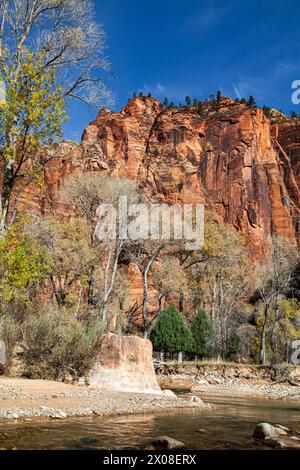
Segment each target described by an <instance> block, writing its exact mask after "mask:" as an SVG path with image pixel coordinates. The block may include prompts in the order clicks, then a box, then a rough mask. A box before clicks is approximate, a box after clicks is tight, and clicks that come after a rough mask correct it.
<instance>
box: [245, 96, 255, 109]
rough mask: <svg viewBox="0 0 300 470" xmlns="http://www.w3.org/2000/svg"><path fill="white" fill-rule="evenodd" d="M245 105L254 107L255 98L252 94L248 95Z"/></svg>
mask: <svg viewBox="0 0 300 470" xmlns="http://www.w3.org/2000/svg"><path fill="white" fill-rule="evenodd" d="M247 105H248V106H249V108H251V109H254V108H256V103H255V99H254V97H253V96H249V99H248V102H247Z"/></svg>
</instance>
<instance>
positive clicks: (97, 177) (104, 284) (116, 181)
mask: <svg viewBox="0 0 300 470" xmlns="http://www.w3.org/2000/svg"><path fill="white" fill-rule="evenodd" d="M60 194H61V196H62V197H63V199H65V200H66V201H67V202H69V203H70V204H72V205H73V206H74V209H75V211H76V213H77V214H79V215H81V216H82V217H84V218H85V220H86V221H87V223H88V224H89V225H90V227H91V234H90V243H91V245H92V247H93V249H94V251H95V254H96V258H97V263H96V264H95V265H93V266H92V268H91V271H90V277H89V281H88V284H89V288H88V291H89V293H88V297H89V303H90V304H92V305H96V306H97V307H98V308H99V313H100V317H101V319H102V320H103V322H104V323H106V321H107V318H106V314H107V307H108V305H109V302H110V300H111V296H112V294H113V290H114V287H115V282H116V276H117V271H118V267H119V259H120V255H121V252H122V250H123V248H124V244H125V241H126V233H125V232H126V228H127V223H128V220H127V214H126V216H125V218H123V217H119V212H118V209H119V202H120V200H121V198H126V202H127V204H128V205H129V204H132V203H133V202H136V201H137V198H138V195H137V191H136V185H135V183H134V182H132V181H129V180H127V179H126V178H118V177H116V176H113V175H109V174H107V173H80V174H78V175H73V176H71V177H70V178H69V179H68V180H67V181H66V183H65V185H64V187H63V188H62V190H61V193H60ZM101 205H102V206H101ZM101 207H102V208H103V209H104V211H102V210H100V211H99V208H100V209H101ZM106 207H107V209H108V212H106ZM111 208H112V209H114V210H115V211H116V212H115V215H116V216H117V217H116V219H115V222H116V223H114V221H113V220H112V219H111V218H110V217H111V215H113V214H114V212H110V210H111ZM97 214H98V215H97ZM110 222H112V224H110Z"/></svg>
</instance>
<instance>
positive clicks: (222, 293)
mask: <svg viewBox="0 0 300 470" xmlns="http://www.w3.org/2000/svg"><path fill="white" fill-rule="evenodd" d="M244 257H245V246H244V243H243V240H242V239H241V238H240V237H239V235H238V234H237V233H236V232H235V231H234V230H233V229H232V228H230V227H228V226H226V225H225V224H223V223H222V222H221V221H220V220H219V219H218V218H217V217H216V216H215V214H211V213H208V214H207V215H206V224H205V241H204V247H203V249H202V250H200V251H197V252H194V253H192V254H191V255H189V256H188V257H186V259H183V260H182V262H183V263H184V266H185V268H186V270H187V272H188V277H189V280H190V281H189V282H190V285H191V288H192V289H193V290H194V292H195V296H194V304H195V306H196V307H198V308H199V307H200V308H203V309H205V310H207V311H208V312H209V314H210V321H211V323H212V325H213V327H214V332H215V337H216V342H217V345H218V349H219V351H220V353H221V354H222V355H224V356H226V349H227V345H228V335H229V333H230V328H231V324H232V323H233V322H234V317H235V313H236V311H237V307H238V305H239V304H241V303H242V302H243V300H244V301H245V299H246V297H247V294H248V292H249V289H250V288H251V281H250V278H251V276H250V274H251V272H250V269H249V265H248V264H247V263H245V262H244ZM249 264H250V263H249ZM196 293H198V295H196Z"/></svg>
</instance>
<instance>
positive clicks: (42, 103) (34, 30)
mask: <svg viewBox="0 0 300 470" xmlns="http://www.w3.org/2000/svg"><path fill="white" fill-rule="evenodd" d="M104 48H105V40H104V32H103V30H102V28H101V26H99V25H98V24H97V22H96V19H95V13H94V9H93V2H92V1H91V0H81V1H80V2H78V1H76V0H13V1H12V0H2V1H1V2H0V80H1V81H2V84H3V87H4V89H5V93H4V94H5V96H2V99H1V102H0V169H1V182H0V231H1V232H3V231H5V230H6V229H7V227H8V225H9V223H10V215H9V213H10V210H11V209H10V208H11V205H12V204H13V202H15V205H16V204H17V202H18V199H19V198H20V194H21V193H22V192H23V190H24V188H25V187H26V186H28V184H29V183H31V182H32V181H34V180H35V178H37V175H38V174H40V173H41V171H42V169H43V167H44V166H45V164H46V163H47V161H48V159H49V158H52V156H53V155H52V156H51V157H49V156H48V157H47V156H46V154H47V152H45V150H44V151H42V152H39V151H38V148H39V147H40V146H43V145H44V146H45V145H46V146H47V145H51V144H52V143H53V142H54V141H56V140H58V139H59V138H60V137H61V124H62V121H63V119H64V116H65V113H64V104H65V100H66V99H67V98H70V99H77V100H79V101H81V102H84V103H86V104H88V105H95V106H100V105H101V103H104V102H106V103H107V102H108V101H109V100H110V99H111V95H110V92H109V90H108V88H107V86H106V85H105V80H104V77H103V73H105V72H107V71H108V69H109V63H108V61H107V59H106V57H105V56H104Z"/></svg>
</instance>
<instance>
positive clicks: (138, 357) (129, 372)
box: [88, 333, 161, 394]
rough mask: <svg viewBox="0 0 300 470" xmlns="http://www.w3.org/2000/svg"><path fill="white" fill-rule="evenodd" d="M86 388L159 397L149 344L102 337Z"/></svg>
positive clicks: (115, 336)
mask: <svg viewBox="0 0 300 470" xmlns="http://www.w3.org/2000/svg"><path fill="white" fill-rule="evenodd" d="M88 381H89V385H90V386H91V387H93V388H100V389H101V388H102V389H106V390H112V391H115V392H137V393H155V394H161V390H160V387H159V385H158V382H157V380H156V376H155V371H154V366H153V363H152V343H151V341H149V340H147V339H143V338H139V337H137V336H117V335H115V334H113V333H107V334H105V335H103V338H102V341H101V346H100V350H99V353H98V356H97V360H96V362H95V364H94V367H93V368H92V370H91V371H90V373H89V376H88Z"/></svg>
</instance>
